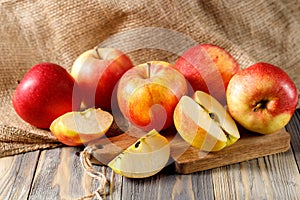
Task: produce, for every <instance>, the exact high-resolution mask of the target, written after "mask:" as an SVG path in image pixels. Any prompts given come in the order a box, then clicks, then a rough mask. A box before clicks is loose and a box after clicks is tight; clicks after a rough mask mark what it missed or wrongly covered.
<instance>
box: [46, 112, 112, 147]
mask: <svg viewBox="0 0 300 200" xmlns="http://www.w3.org/2000/svg"><path fill="white" fill-rule="evenodd" d="M112 122H113V116H112V115H111V114H110V113H109V112H106V111H103V110H101V109H100V108H97V109H96V108H89V109H87V110H85V111H82V112H75V111H74V112H68V113H66V114H64V115H62V116H60V117H58V118H57V119H55V120H54V121H53V122H52V124H51V126H50V131H51V132H52V133H53V134H54V135H55V136H56V137H57V139H58V140H59V141H60V142H62V143H64V144H66V145H69V146H79V145H82V144H85V143H88V142H90V141H92V140H95V139H98V138H100V137H102V136H103V135H104V134H105V133H106V132H107V131H108V130H109V128H110V126H111V125H112Z"/></svg>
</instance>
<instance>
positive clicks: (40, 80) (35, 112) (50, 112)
mask: <svg viewBox="0 0 300 200" xmlns="http://www.w3.org/2000/svg"><path fill="white" fill-rule="evenodd" d="M76 87H77V85H76V83H75V81H74V79H73V77H72V76H71V75H70V74H69V73H68V71H67V70H66V69H64V68H63V67H61V66H59V65H57V64H54V63H49V62H43V63H39V64H37V65H34V66H33V67H32V68H31V69H30V70H29V71H28V72H27V73H26V74H25V76H24V78H23V79H22V80H21V82H20V83H19V85H18V86H17V88H16V90H15V92H14V94H13V98H12V103H13V107H14V109H15V111H16V113H17V114H18V115H19V116H20V117H21V118H22V119H23V120H24V121H26V122H27V123H29V124H31V125H33V126H36V127H38V128H43V129H48V128H49V127H50V124H51V123H52V121H53V120H54V119H56V118H57V117H59V116H61V115H63V114H64V113H66V112H70V111H72V110H77V109H79V106H80V100H79V98H77V97H76V96H74V97H73V89H74V88H76Z"/></svg>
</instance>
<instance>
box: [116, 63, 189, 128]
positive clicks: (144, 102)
mask: <svg viewBox="0 0 300 200" xmlns="http://www.w3.org/2000/svg"><path fill="white" fill-rule="evenodd" d="M186 93H187V84H186V80H185V78H184V76H183V75H182V74H181V73H180V72H178V71H177V70H176V69H175V68H173V66H172V65H171V64H169V63H167V62H162V61H152V62H149V63H144V64H141V65H138V66H135V67H133V68H132V69H130V70H128V71H127V72H126V73H125V74H124V75H123V76H122V78H121V79H120V82H119V85H118V89H117V98H118V104H119V107H120V110H121V112H122V114H123V115H124V117H125V118H126V119H127V120H128V121H129V122H131V123H132V124H133V125H135V126H137V127H139V128H141V129H143V130H146V131H149V130H152V129H156V130H157V131H159V130H162V129H165V128H167V127H169V126H171V125H172V123H173V112H174V109H175V107H176V105H177V103H178V101H179V100H180V98H181V97H182V96H183V95H185V94H186Z"/></svg>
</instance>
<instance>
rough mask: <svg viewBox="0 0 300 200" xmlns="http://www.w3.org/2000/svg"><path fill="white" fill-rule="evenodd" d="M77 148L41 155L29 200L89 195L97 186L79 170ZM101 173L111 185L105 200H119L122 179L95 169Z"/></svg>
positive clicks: (57, 150)
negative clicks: (111, 199)
mask: <svg viewBox="0 0 300 200" xmlns="http://www.w3.org/2000/svg"><path fill="white" fill-rule="evenodd" d="M81 150H82V149H80V148H74V147H64V148H56V149H50V150H44V151H42V152H41V156H40V158H39V162H38V165H37V169H36V172H35V176H34V180H33V184H32V188H31V192H30V195H29V196H30V199H36V200H40V199H78V198H80V197H83V196H85V195H90V194H92V193H93V191H95V190H96V188H97V187H98V186H99V183H98V182H97V181H95V180H94V179H93V178H91V177H90V176H88V175H87V174H86V173H85V172H84V170H83V168H82V167H81V164H80V160H79V157H78V156H77V155H76V154H77V152H79V151H81ZM94 167H95V168H96V170H98V171H102V172H103V173H104V174H105V175H106V176H107V178H108V180H109V181H110V182H113V183H114V184H111V185H110V188H109V189H108V190H109V191H107V194H108V195H107V199H110V198H112V197H113V199H119V197H120V196H121V193H120V192H121V191H122V190H121V189H120V187H121V184H122V177H121V176H112V173H111V170H110V169H106V167H101V166H94Z"/></svg>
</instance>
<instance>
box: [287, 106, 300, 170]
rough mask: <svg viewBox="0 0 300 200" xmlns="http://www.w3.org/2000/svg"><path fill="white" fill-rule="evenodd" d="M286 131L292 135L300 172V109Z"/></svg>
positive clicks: (293, 148)
mask: <svg viewBox="0 0 300 200" xmlns="http://www.w3.org/2000/svg"><path fill="white" fill-rule="evenodd" d="M286 130H287V131H288V132H290V133H291V144H292V150H293V153H294V156H295V158H296V162H297V165H298V169H299V172H300V108H298V109H297V110H296V112H295V113H294V115H293V117H292V119H291V121H290V122H289V123H288V125H287V126H286Z"/></svg>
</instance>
